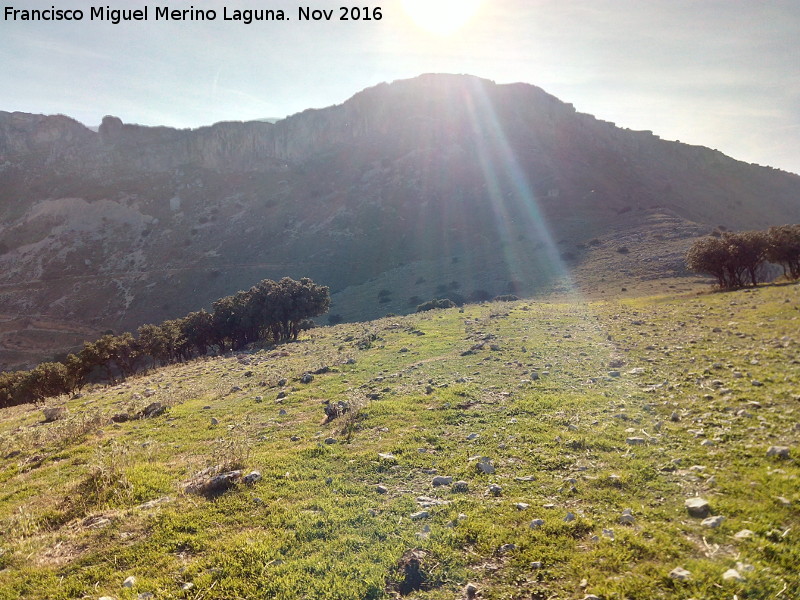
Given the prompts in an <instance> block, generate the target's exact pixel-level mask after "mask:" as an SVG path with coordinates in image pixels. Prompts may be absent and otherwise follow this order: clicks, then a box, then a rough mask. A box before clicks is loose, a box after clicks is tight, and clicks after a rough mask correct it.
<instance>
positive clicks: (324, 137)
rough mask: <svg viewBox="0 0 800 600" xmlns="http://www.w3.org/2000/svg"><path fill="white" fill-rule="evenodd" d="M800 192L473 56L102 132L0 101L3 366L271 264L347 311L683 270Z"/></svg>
mask: <svg viewBox="0 0 800 600" xmlns="http://www.w3.org/2000/svg"><path fill="white" fill-rule="evenodd" d="M798 198H800V177H798V176H796V175H791V174H788V173H784V172H780V171H776V170H773V169H768V168H762V167H756V166H753V165H748V164H744V163H741V162H738V161H735V160H733V159H731V158H728V157H726V156H724V155H723V154H721V153H720V152H717V151H714V150H709V149H707V148H702V147H697V146H688V145H685V144H680V143H677V142H668V141H664V140H661V139H659V138H658V137H657V136H654V135H653V134H652V133H650V132H635V131H630V130H624V129H620V128H617V127H615V126H614V125H613V124H611V123H606V122H604V121H600V120H597V119H595V118H594V117H592V116H590V115H585V114H581V113H578V112H576V111H575V109H574V107H572V106H571V105H569V104H565V103H563V102H561V101H559V100H558V99H557V98H555V97H553V96H551V95H549V94H547V93H546V92H544V91H543V90H541V89H539V88H536V87H534V86H530V85H525V84H514V85H496V84H494V83H492V82H490V81H486V80H481V79H478V78H475V77H469V76H451V75H425V76H422V77H419V78H416V79H412V80H407V81H398V82H395V83H392V84H381V85H378V86H375V87H373V88H370V89H367V90H364V91H362V92H360V93H358V94H356V95H355V96H354V97H353V98H351V99H350V100H348V101H347V102H345V103H343V104H341V105H338V106H333V107H329V108H325V109H321V110H307V111H305V112H302V113H299V114H297V115H293V116H291V117H288V118H286V119H284V120H282V121H279V122H277V123H274V124H272V123H266V122H249V123H241V122H230V123H217V124H216V125H212V126H210V127H202V128H199V129H194V130H176V129H171V128H167V127H142V126H138V125H131V124H126V123H123V122H122V121H121V120H120V119H119V118H116V117H112V116H107V117H105V118H104V119H103V122H102V124H101V126H100V128H99V130H98V131H97V132H95V131H92V130H90V129H88V128H86V127H84V126H83V125H81V124H80V123H78V122H76V121H74V120H72V119H70V118H68V117H65V116H60V115H59V116H49V117H46V116H41V115H29V114H24V113H7V112H0V315H4V316H6V317H7V318H8V319H10V320H11V323H12V324H11V325H9V326H8V327H6V328H5V329H4V333H3V334H2V335H0V368H2V367H4V366H5V367H7V366H10V365H18V364H26V363H27V364H30V363H33V362H35V361H37V360H40V359H41V358H42V357H47V356H52V355H53V354H54V353H56V352H58V351H65V350H67V349H69V348H70V347H73V346H75V345H78V344H80V342H81V341H83V340H84V339H90V338H93V337H95V336H96V335H97V334H98V333H99V332H100V331H102V330H104V329H109V328H110V329H115V330H123V329H131V328H135V327H136V326H138V325H140V324H142V323H144V322H159V321H161V320H163V319H166V318H174V317H177V316H182V315H184V314H186V313H187V312H189V311H191V310H196V309H198V308H200V307H209V305H210V303H211V302H212V301H213V300H215V299H216V298H219V297H221V296H224V295H228V294H231V293H233V292H235V291H236V290H238V289H245V288H247V287H249V286H250V285H252V284H253V283H255V282H257V281H258V280H260V279H263V278H266V277H269V278H279V277H282V276H286V275H288V276H291V277H296V278H297V277H302V276H309V277H312V278H313V279H314V280H315V281H317V282H319V283H322V284H325V285H329V286H331V288H332V291H333V292H334V295H333V304H332V308H331V312H332V313H337V314H340V315H341V316H342V317H343V318H345V319H357V318H374V317H377V316H382V315H384V314H386V313H387V312H398V313H399V312H406V311H408V310H413V308H414V307H415V306H416V304H414V306H412V307H411V309H409V306H411V303H410V299H411V298H415V297H419V299H420V301H425V300H428V299H430V298H434V297H437V296H438V295H440V293H439V292H438V291H437V286H440V285H441V284H443V283H445V284H446V283H447V282H453V281H456V282H458V284H459V285H460V287H459V288H458V290H459V292H458V293H459V294H462V295H463V296H464V297H465V298H468V297H469V296H470V295H471V294H473V293H476V294H477V293H478V292H481V293H483V292H486V293H488V294H489V297H493V296H495V295H499V294H507V293H514V294H517V295H525V294H528V293H532V292H533V291H542V290H547V289H551V288H553V287H556V288H557V286H558V285H559V282H560V281H561V279H562V278H563V277H564V275H565V269H567V268H569V269H571V270H572V271H573V274H576V275H577V276H579V277H584V278H586V279H588V280H593V279H592V278H599V277H602V276H603V275H604V274H610V273H614V274H615V275H617V274H619V273H623V275H624V276H625V277H626V278H629V279H635V278H637V277H638V278H640V279H649V278H657V277H662V276H664V274H669V275H680V274H682V273H683V265H682V254H683V252H684V251H685V249H686V248H687V247H688V245H689V244H690V243H691V240H692V238H693V237H694V236H697V235H700V234H703V233H706V232H707V231H709V229H710V227H713V226H717V225H720V224H723V225H726V226H728V227H730V228H734V229H735V228H754V227H766V226H768V225H772V224H782V223H784V222H788V221H794V222H797V221H800V202H798V200H797V199H798ZM655 236H658V237H657V238H656V237H655ZM592 239H598V240H600V241H599V242H598V244H599V245H590V244H588V241H589V240H592ZM621 246H625V247H626V248H628V249H630V256H629V257H627V258H625V257H622V255H620V254H618V253H617V252H616V251H615V249H616V248H617V247H621ZM620 261H627V263H625V264H622V263H621V262H620ZM628 264H635V265H636V266H635V270H634V271H630V270H628V268H627V267H628ZM626 271H628V272H626ZM420 280H425V282H426V283H415V282H419V281H420ZM381 288H386V289H389V290H390V291H391V292H392V293H393V295H389V296H382V297H381V298H380V301H379V299H378V298H377V296H376V295H377V292H378V290H379V289H381ZM449 293H451V294H452V293H454V292H452V291H451V292H449ZM484 295H485V294H484ZM476 297H477V296H476ZM364 298H374V300H372V301H365V300H364ZM418 303H419V302H417V304H418Z"/></svg>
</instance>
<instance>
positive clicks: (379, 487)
mask: <svg viewBox="0 0 800 600" xmlns="http://www.w3.org/2000/svg"><path fill="white" fill-rule="evenodd" d="M375 491H376V492H378V493H379V494H387V493H388V492H389V489H388V488H386V487H385V486H382V485H376V486H375Z"/></svg>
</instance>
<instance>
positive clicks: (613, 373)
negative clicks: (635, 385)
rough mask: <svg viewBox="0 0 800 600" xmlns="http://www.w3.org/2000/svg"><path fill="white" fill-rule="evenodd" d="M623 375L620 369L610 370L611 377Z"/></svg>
mask: <svg viewBox="0 0 800 600" xmlns="http://www.w3.org/2000/svg"><path fill="white" fill-rule="evenodd" d="M621 375H622V374H621V373H620V372H619V371H609V372H608V376H609V377H620V376H621Z"/></svg>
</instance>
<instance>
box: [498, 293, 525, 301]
mask: <svg viewBox="0 0 800 600" xmlns="http://www.w3.org/2000/svg"><path fill="white" fill-rule="evenodd" d="M517 300H519V296H515V295H514V294H503V295H502V296H495V297H494V301H495V302H516V301H517Z"/></svg>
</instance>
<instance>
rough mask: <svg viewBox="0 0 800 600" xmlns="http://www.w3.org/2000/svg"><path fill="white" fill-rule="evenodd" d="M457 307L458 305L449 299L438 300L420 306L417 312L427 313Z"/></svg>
mask: <svg viewBox="0 0 800 600" xmlns="http://www.w3.org/2000/svg"><path fill="white" fill-rule="evenodd" d="M455 306H456V303H455V302H453V301H452V300H450V299H449V298H437V299H436V300H428V301H427V302H425V303H424V304H420V305H419V306H418V307H417V312H425V311H427V310H434V309H436V308H454V307H455Z"/></svg>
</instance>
